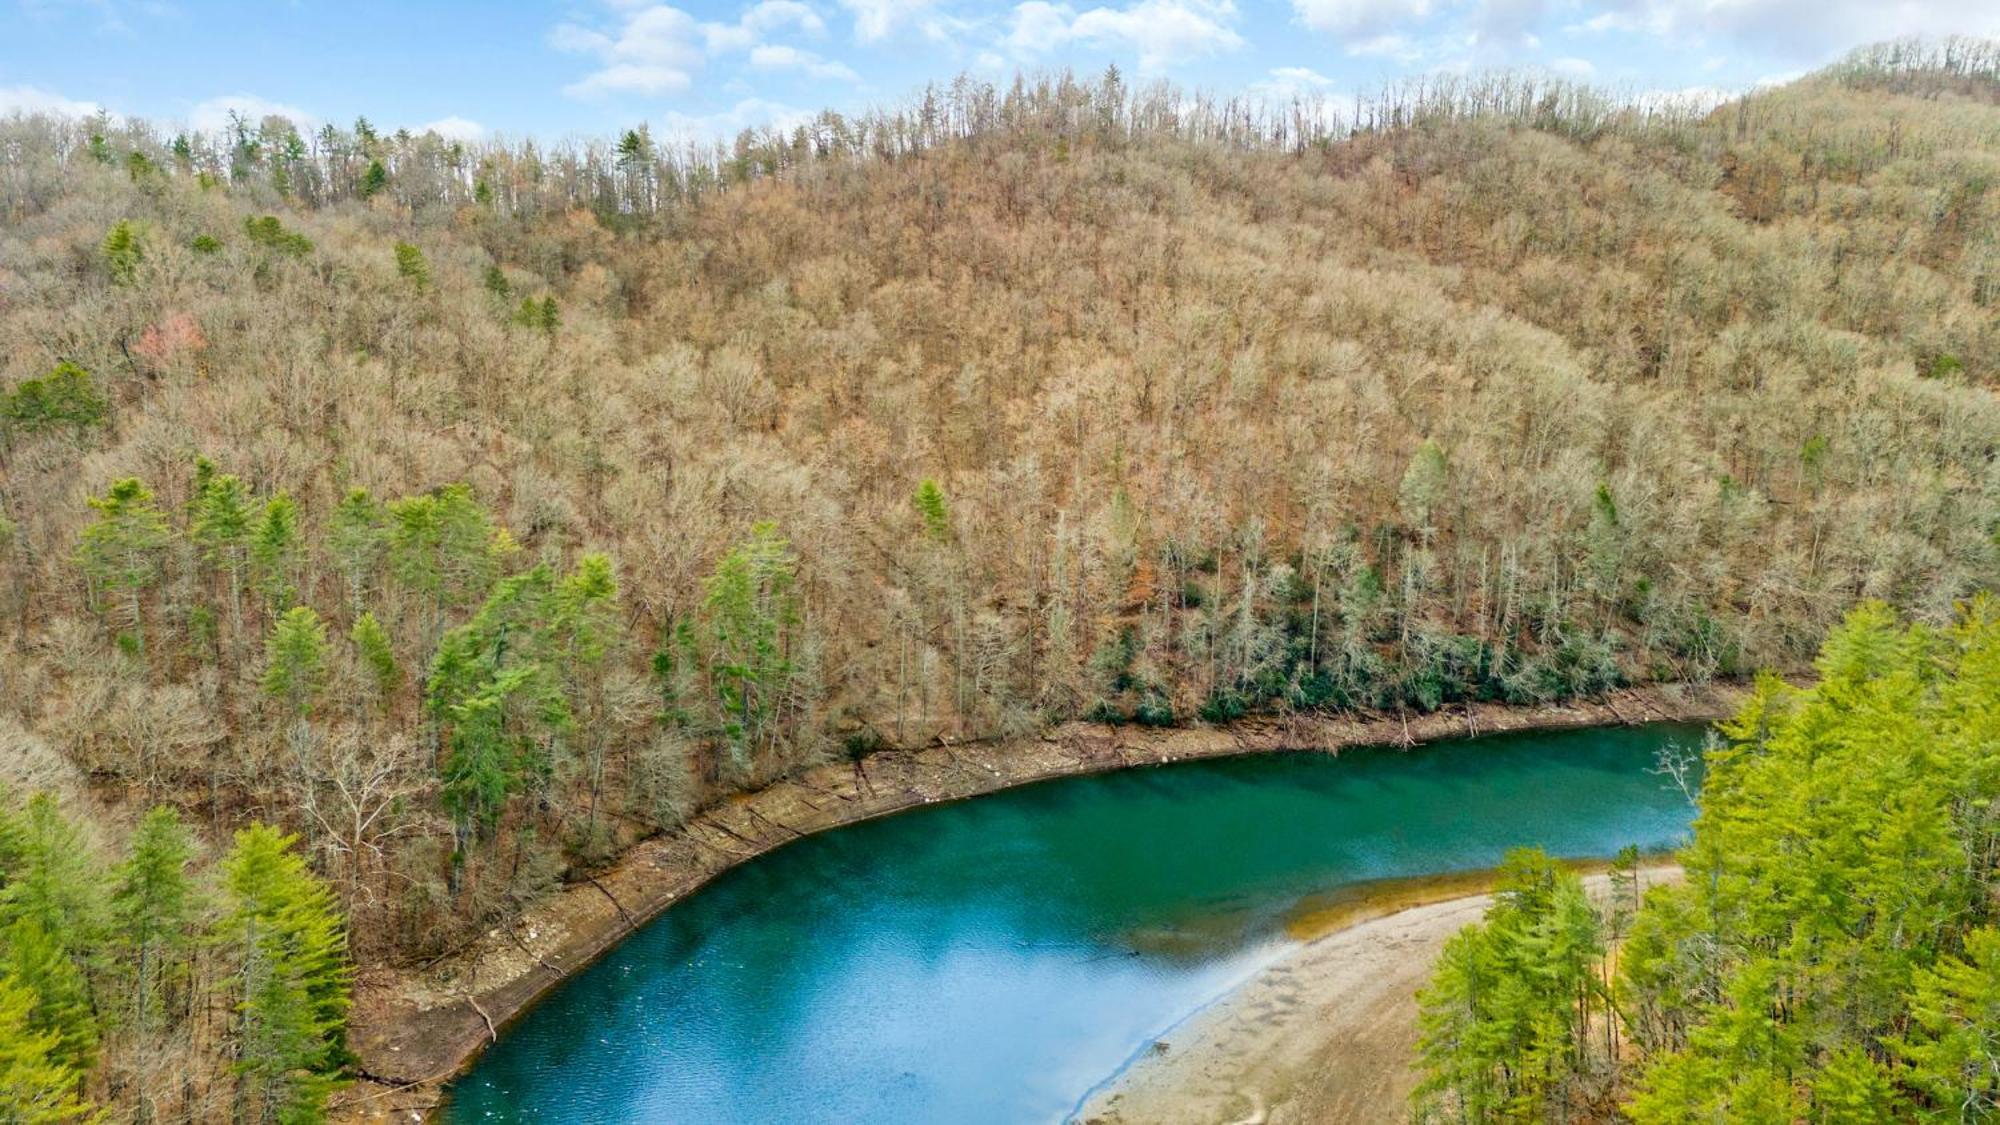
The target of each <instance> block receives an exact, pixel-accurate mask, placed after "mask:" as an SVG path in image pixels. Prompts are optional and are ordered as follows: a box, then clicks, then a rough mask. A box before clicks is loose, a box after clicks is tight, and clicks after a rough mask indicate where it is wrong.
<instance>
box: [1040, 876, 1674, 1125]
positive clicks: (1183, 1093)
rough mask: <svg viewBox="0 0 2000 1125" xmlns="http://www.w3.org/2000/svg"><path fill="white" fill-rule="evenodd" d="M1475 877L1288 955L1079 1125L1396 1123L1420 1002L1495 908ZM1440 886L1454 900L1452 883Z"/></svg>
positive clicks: (1137, 1061)
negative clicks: (1451, 953)
mask: <svg viewBox="0 0 2000 1125" xmlns="http://www.w3.org/2000/svg"><path fill="white" fill-rule="evenodd" d="M1585 866H1587V867H1588V866H1598V867H1601V866H1602V865H1601V864H1598V865H1585ZM1478 876H1479V877H1481V878H1483V879H1484V880H1485V881H1486V882H1487V884H1488V887H1487V889H1483V890H1481V891H1480V892H1479V893H1476V894H1462V893H1461V894H1458V895H1457V896H1456V897H1443V898H1438V899H1433V900H1431V901H1428V902H1420V901H1419V902H1413V903H1412V904H1410V905H1405V906H1403V907H1402V908H1401V909H1395V908H1394V907H1393V905H1392V907H1391V909H1392V910H1393V912H1391V913H1385V914H1379V915H1373V916H1361V917H1359V918H1358V919H1356V920H1353V921H1352V922H1351V923H1350V924H1346V925H1342V926H1340V927H1339V928H1337V929H1333V930H1330V931H1327V932H1324V933H1321V934H1320V935H1319V936H1316V937H1313V938H1311V939H1309V940H1307V941H1305V942H1304V943H1303V944H1300V945H1297V946H1294V947H1292V948H1290V949H1287V950H1285V951H1284V952H1283V953H1281V954H1279V955H1278V956H1277V957H1276V958H1275V959H1273V960H1272V961H1271V962H1270V963H1269V964H1267V965H1264V966H1263V967H1261V968H1259V969H1258V970H1257V971H1255V972H1254V973H1252V974H1251V975H1250V976H1249V977H1247V978H1246V979H1245V980H1243V981H1242V982H1240V983H1238V984H1236V985H1235V986H1233V987H1231V988H1230V989H1229V990H1228V991H1226V992H1224V993H1222V994H1221V995H1220V996H1218V997H1216V998H1215V999H1213V1000H1211V1001H1209V1002H1208V1003H1207V1004H1205V1005H1203V1006H1202V1007H1201V1008H1200V1009H1198V1010H1196V1011H1195V1012H1193V1013H1191V1014H1190V1015H1188V1016H1187V1017H1186V1018H1184V1019H1182V1020H1181V1021H1180V1022H1179V1023H1177V1024H1175V1025H1174V1026H1173V1027H1171V1028H1169V1029H1167V1030H1166V1031H1164V1032H1162V1033H1161V1034H1160V1036H1159V1037H1158V1038H1156V1039H1155V1040H1154V1041H1153V1043H1152V1044H1150V1045H1147V1046H1142V1047H1141V1049H1140V1050H1139V1052H1138V1053H1136V1054H1135V1055H1134V1056H1133V1058H1132V1059H1131V1060H1130V1061H1129V1062H1127V1063H1126V1064H1125V1065H1124V1066H1123V1067H1121V1068H1120V1069H1119V1070H1118V1071H1117V1072H1115V1073H1113V1074H1112V1075H1110V1076H1108V1077H1107V1078H1106V1079H1105V1081H1104V1082H1103V1083H1101V1084H1100V1085H1099V1086H1097V1087H1096V1088H1095V1089H1093V1090H1092V1091H1090V1092H1089V1093H1088V1094H1086V1095H1085V1096H1084V1098H1083V1100H1082V1101H1081V1103H1080V1104H1079V1105H1078V1106H1077V1108H1076V1110H1075V1111H1074V1113H1073V1115H1072V1117H1071V1121H1073V1122H1078V1123H1081V1125H1139V1123H1141V1122H1143V1123H1145V1125H1181V1123H1186V1125H1213V1123H1214V1122H1232V1123H1236V1125H1290V1123H1304V1122H1314V1123H1319V1122H1371V1121H1393V1120H1399V1119H1400V1118H1401V1117H1402V1116H1403V1115H1404V1107H1405V1105H1406V1103H1407V1102H1408V1099H1409V1095H1410V1091H1411V1090H1412V1089H1413V1088H1415V1086H1416V1081H1417V1074H1416V1071H1415V1070H1414V1068H1413V1066H1412V1063H1413V1061H1414V1059H1415V1051H1416V1042H1417V1005H1416V1001H1415V994H1416V991H1417V989H1418V988H1419V987H1421V986H1422V985H1423V983H1424V982H1425V981H1426V980H1428V979H1429V978H1430V971H1431V966H1432V964H1433V963H1434V962H1435V961H1436V959H1437V955H1438V952H1439V950H1441V949H1442V948H1443V947H1444V944H1445V942H1446V941H1449V940H1450V939H1451V937H1452V935H1454V934H1456V933H1458V931H1459V930H1461V929H1463V928H1464V927H1465V926H1467V925H1469V924H1471V923H1473V922H1477V921H1479V919H1480V918H1481V916H1483V915H1484V914H1485V912H1486V907H1487V905H1488V904H1489V903H1491V902H1492V895H1491V893H1489V892H1490V884H1491V880H1492V878H1493V876H1494V873H1493V872H1490V871H1489V872H1481V873H1478ZM1678 878H1680V868H1678V867H1676V866H1673V865H1672V864H1656V865H1651V866H1645V867H1642V868H1641V869H1640V872H1639V879H1640V883H1641V885H1642V886H1654V885H1657V884H1659V883H1663V882H1669V881H1672V880H1677V879H1678ZM1459 882H1460V883H1461V884H1462V883H1463V882H1464V880H1460V881H1459ZM1584 885H1585V887H1586V888H1587V889H1588V890H1589V891H1590V892H1591V894H1592V895H1593V897H1602V896H1603V895H1604V894H1605V892H1606V889H1607V888H1608V886H1609V876H1607V875H1604V874H1592V875H1587V876H1586V877H1585V879H1584ZM1439 887H1440V889H1441V890H1444V891H1445V893H1447V894H1449V893H1450V892H1449V887H1450V884H1449V883H1448V882H1440V884H1439ZM1460 889H1462V886H1461V888H1460ZM1405 901H1411V900H1405Z"/></svg>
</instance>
